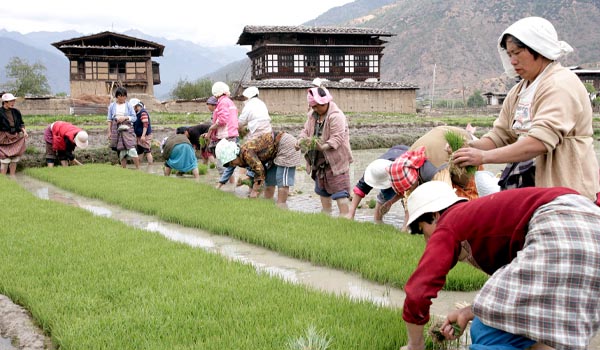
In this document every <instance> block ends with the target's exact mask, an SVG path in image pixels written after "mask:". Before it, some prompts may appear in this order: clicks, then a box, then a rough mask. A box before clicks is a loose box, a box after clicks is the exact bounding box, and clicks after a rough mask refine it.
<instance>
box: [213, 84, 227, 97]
mask: <svg viewBox="0 0 600 350" xmlns="http://www.w3.org/2000/svg"><path fill="white" fill-rule="evenodd" d="M225 93H229V85H227V84H225V83H224V82H222V81H217V82H216V83H214V84H213V86H212V94H213V95H214V96H215V97H220V96H221V95H223V94H225Z"/></svg>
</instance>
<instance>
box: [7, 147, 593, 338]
mask: <svg viewBox="0 0 600 350" xmlns="http://www.w3.org/2000/svg"><path fill="white" fill-rule="evenodd" d="M384 151H385V150H364V151H356V152H354V156H355V163H354V165H353V169H352V175H351V178H352V183H355V182H356V181H357V180H358V179H359V178H360V176H362V171H363V170H364V168H365V167H366V165H367V164H368V163H369V162H370V161H372V160H373V159H376V158H377V157H378V156H379V155H380V154H381V153H383V152H384ZM498 169H499V167H495V168H490V170H492V171H497V170H498ZM141 171H147V172H149V173H156V174H162V164H160V163H158V164H155V165H152V166H147V165H143V166H142V169H141ZM216 173H217V172H216V170H214V169H210V170H209V173H208V174H207V175H202V176H201V181H202V182H207V183H215V182H216V178H217V174H216ZM173 180H174V181H187V180H190V178H189V177H187V176H186V177H183V179H178V178H175V177H174V176H173ZM17 182H18V183H19V184H20V185H21V186H23V187H24V188H26V189H27V190H29V191H30V192H31V193H33V194H34V195H36V196H37V197H39V198H42V199H47V200H53V201H58V202H61V203H65V204H69V205H73V206H77V207H80V208H83V209H86V210H88V211H90V212H92V213H93V214H95V215H98V216H105V217H108V218H112V219H114V220H119V221H121V222H124V223H126V224H128V225H130V226H133V227H136V228H141V229H144V230H147V231H152V232H157V233H159V234H161V235H163V236H164V237H166V238H167V239H170V240H173V241H177V242H182V243H185V244H189V245H190V246H193V247H198V248H200V249H205V250H206V251H209V252H213V253H217V254H220V255H222V256H224V257H226V258H228V259H231V260H233V261H239V262H242V263H246V264H250V265H252V266H253V267H254V268H255V269H256V271H257V272H261V273H268V274H270V275H272V276H276V277H279V278H281V279H284V280H287V281H290V282H293V283H298V284H304V285H308V286H310V287H312V288H315V289H317V290H321V291H324V292H327V293H334V294H338V295H347V296H349V297H350V298H352V299H355V300H367V301H370V302H373V303H375V304H378V305H382V306H386V307H391V308H401V307H402V304H403V301H404V292H403V291H402V290H400V289H396V288H391V287H389V286H385V285H380V284H376V283H373V282H370V281H367V280H364V279H362V278H360V277H358V276H357V275H355V274H351V273H347V272H344V271H340V270H335V269H331V268H326V267H322V266H316V265H313V264H311V263H309V262H306V261H301V260H297V259H293V258H289V257H286V256H283V255H280V254H278V253H277V252H273V251H270V250H267V249H264V248H261V247H257V246H254V245H250V244H247V243H244V242H240V241H237V240H235V239H232V238H230V237H227V236H219V235H214V234H211V233H209V232H206V231H202V230H198V229H192V228H188V227H184V226H180V225H176V224H171V223H167V222H163V221H161V220H158V219H157V218H155V217H152V216H147V215H143V214H140V213H138V212H133V211H129V210H124V209H123V208H120V207H117V206H114V205H110V204H107V203H105V202H102V201H99V200H95V199H90V198H86V197H81V196H78V195H76V194H73V193H70V192H68V191H65V190H62V189H59V188H57V187H55V186H53V185H50V184H48V183H45V182H40V181H38V180H35V179H33V178H30V177H27V176H24V175H18V176H17ZM312 188H313V182H312V180H311V179H310V177H309V176H307V175H306V174H305V172H304V171H300V170H299V171H298V172H297V174H296V186H295V187H294V191H293V192H294V195H292V196H291V197H290V198H289V200H288V205H289V208H290V210H298V211H304V212H317V211H319V210H320V201H319V198H318V196H316V195H315V194H314V192H313V191H312ZM223 190H224V191H229V192H234V193H235V194H236V195H239V196H246V195H247V193H248V187H245V186H241V187H236V186H234V185H233V184H228V185H226V186H225V187H223ZM375 195H376V191H372V193H371V194H369V196H368V197H367V198H365V200H363V203H365V202H366V201H368V199H369V198H374V197H375ZM363 207H365V206H363ZM334 208H335V204H334ZM333 215H334V216H335V215H337V213H336V212H335V211H334V213H333ZM403 216H404V214H403V211H402V208H401V206H400V205H397V206H394V207H392V210H391V211H390V212H389V213H388V214H387V215H386V217H385V220H384V222H386V223H387V224H391V225H394V226H396V227H398V228H399V227H401V226H402V221H403ZM372 218H373V212H372V210H370V209H368V208H363V209H359V210H357V215H356V220H362V221H369V220H372ZM399 234H401V233H399ZM475 294H476V292H441V293H440V294H439V296H438V298H436V299H435V300H433V305H432V309H431V312H432V314H434V315H442V316H443V315H445V314H446V313H447V312H448V311H450V310H452V309H454V308H455V307H456V306H455V304H456V303H457V302H465V301H471V300H472V299H473V297H474V296H475ZM0 335H1V336H0V350H12V349H32V350H33V349H47V348H51V347H52V344H51V341H50V340H49V339H48V338H47V337H44V336H43V334H42V332H41V330H39V329H36V327H35V326H33V322H32V320H31V319H30V316H29V313H28V312H26V311H25V310H23V309H22V308H20V307H19V306H17V305H14V304H12V302H11V301H10V300H9V299H8V298H6V297H4V296H0ZM11 340H12V342H11ZM590 349H595V350H600V336H596V338H595V339H594V341H593V343H592V344H591V346H590Z"/></svg>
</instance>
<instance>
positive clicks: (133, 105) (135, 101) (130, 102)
mask: <svg viewBox="0 0 600 350" xmlns="http://www.w3.org/2000/svg"><path fill="white" fill-rule="evenodd" d="M129 105H130V106H131V107H134V108H135V106H137V105H140V106H142V107H144V104H143V103H142V101H140V100H139V99H137V98H132V99H131V100H129Z"/></svg>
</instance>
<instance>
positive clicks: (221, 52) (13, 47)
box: [0, 29, 247, 99]
mask: <svg viewBox="0 0 600 350" xmlns="http://www.w3.org/2000/svg"><path fill="white" fill-rule="evenodd" d="M123 34H125V35H129V36H133V37H137V38H141V39H145V40H150V41H153V42H156V43H159V44H161V45H164V46H165V51H164V56H162V57H156V58H154V60H155V61H156V62H158V63H159V64H160V73H161V84H160V85H156V86H155V87H154V91H155V95H156V97H157V98H159V99H167V98H168V96H169V93H170V91H171V90H172V89H173V87H175V85H176V84H177V82H178V81H179V80H180V79H183V80H188V81H194V80H196V79H199V78H200V77H202V76H204V75H206V74H207V73H209V72H212V71H215V70H217V69H219V68H221V67H223V66H225V65H227V64H228V63H230V62H233V61H236V60H240V59H242V58H244V57H246V51H247V49H246V48H243V47H240V46H228V47H204V46H200V45H197V44H194V43H192V42H190V41H185V40H168V39H164V38H158V37H153V36H150V35H146V34H144V33H142V32H140V31H135V30H130V31H127V32H124V33H123ZM85 35H89V34H82V33H78V32H75V31H67V32H35V33H29V34H20V33H17V32H9V31H6V30H4V29H0V45H1V46H0V47H2V50H0V83H4V82H6V81H7V77H6V72H5V67H6V64H7V63H8V62H9V60H10V59H11V58H12V57H14V56H18V57H20V58H22V59H25V60H27V61H28V62H29V63H30V64H33V63H36V62H40V63H42V64H43V65H44V66H45V67H46V69H47V70H46V77H47V78H48V82H49V83H50V88H51V89H52V92H53V93H59V92H66V93H69V89H70V87H69V61H68V60H67V58H66V57H65V55H64V54H63V53H62V52H60V51H59V50H57V49H56V48H55V47H53V46H52V45H51V43H53V42H58V41H62V40H67V39H72V38H77V37H80V36H85Z"/></svg>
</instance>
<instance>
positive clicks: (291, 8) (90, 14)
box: [0, 0, 353, 46]
mask: <svg viewBox="0 0 600 350" xmlns="http://www.w3.org/2000/svg"><path fill="white" fill-rule="evenodd" d="M352 1H353V0H300V1H286V0H254V1H253V0H229V1H214V0H213V1H206V0H204V1H200V0H162V1H156V0H147V1H139V0H98V1H89V0H78V1H75V0H24V1H12V2H10V6H9V1H8V0H7V1H3V3H4V5H3V6H2V9H1V10H0V29H6V30H9V31H17V32H20V33H23V34H26V33H30V32H39V31H51V32H58V31H65V30H75V31H77V32H80V33H82V34H85V35H88V34H94V33H98V32H102V31H106V30H109V31H115V32H124V31H127V30H129V29H137V30H140V31H142V32H143V33H145V34H149V35H152V36H156V37H162V38H166V39H183V40H190V41H193V42H195V43H197V44H200V45H205V46H229V45H235V44H236V42H237V39H238V38H239V36H240V34H241V33H242V30H243V28H244V26H245V25H300V24H302V23H304V22H306V21H308V20H311V19H313V18H315V17H317V16H319V15H320V14H322V13H324V12H325V11H327V10H329V9H331V8H333V7H336V6H341V5H344V4H347V3H350V2H352Z"/></svg>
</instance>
